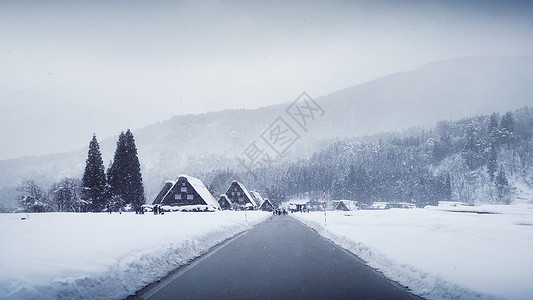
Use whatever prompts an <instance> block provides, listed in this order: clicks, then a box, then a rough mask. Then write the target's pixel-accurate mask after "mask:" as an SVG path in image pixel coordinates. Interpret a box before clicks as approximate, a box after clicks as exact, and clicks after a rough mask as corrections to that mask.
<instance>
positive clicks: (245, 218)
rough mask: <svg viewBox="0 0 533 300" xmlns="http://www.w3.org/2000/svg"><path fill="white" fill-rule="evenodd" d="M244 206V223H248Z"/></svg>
mask: <svg viewBox="0 0 533 300" xmlns="http://www.w3.org/2000/svg"><path fill="white" fill-rule="evenodd" d="M246 211H247V209H246V206H245V207H244V220H245V221H246V225H248V215H247V214H246Z"/></svg>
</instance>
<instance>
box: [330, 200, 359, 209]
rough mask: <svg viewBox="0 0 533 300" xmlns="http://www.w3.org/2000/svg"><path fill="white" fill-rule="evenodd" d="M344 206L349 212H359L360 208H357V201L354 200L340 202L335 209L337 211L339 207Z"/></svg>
mask: <svg viewBox="0 0 533 300" xmlns="http://www.w3.org/2000/svg"><path fill="white" fill-rule="evenodd" d="M341 203H342V204H344V206H345V207H346V208H347V209H348V210H358V209H359V208H358V207H357V201H353V200H339V202H338V204H337V206H336V207H335V209H337V207H338V206H339V205H340V204H341Z"/></svg>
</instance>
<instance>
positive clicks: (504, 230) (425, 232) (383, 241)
mask: <svg viewBox="0 0 533 300" xmlns="http://www.w3.org/2000/svg"><path fill="white" fill-rule="evenodd" d="M453 210H456V211H455V212H454V211H453ZM465 210H471V211H477V212H484V213H485V214H478V213H474V212H470V213H469V212H457V211H465ZM488 212H490V213H491V214H486V213H488ZM292 216H294V217H295V218H296V219H298V220H300V221H302V222H303V223H304V224H306V225H308V226H310V227H311V228H313V229H315V230H316V231H317V232H318V233H320V234H321V235H323V236H324V237H326V238H328V239H330V240H332V241H333V242H335V243H336V244H338V245H340V246H341V247H343V248H345V249H347V250H349V251H350V252H352V253H354V254H355V255H357V256H359V257H360V258H362V259H363V260H364V261H366V262H367V263H368V264H369V265H370V266H372V267H374V268H376V269H378V270H380V271H382V272H383V273H384V274H385V275H386V276H387V277H389V278H390V279H392V280H394V281H397V282H399V283H401V284H402V285H405V286H407V287H409V289H411V290H412V291H413V292H414V293H415V294H417V295H420V296H422V297H424V298H428V299H491V298H504V299H532V297H533V296H532V295H533V284H532V283H533V205H513V206H479V207H471V208H466V209H465V208H464V207H460V208H452V207H445V208H440V207H439V208H437V207H433V208H432V209H390V210H360V211H353V212H333V211H332V212H327V214H326V221H324V213H323V212H314V213H313V212H311V213H295V214H292Z"/></svg>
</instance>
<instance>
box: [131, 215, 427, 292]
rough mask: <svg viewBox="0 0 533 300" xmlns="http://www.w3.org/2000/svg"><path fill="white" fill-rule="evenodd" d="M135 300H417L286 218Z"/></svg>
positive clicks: (271, 222) (260, 226)
mask: <svg viewBox="0 0 533 300" xmlns="http://www.w3.org/2000/svg"><path fill="white" fill-rule="evenodd" d="M137 299H151V300H156V299H419V298H418V297H416V296H414V295H412V294H410V293H408V292H407V291H406V289H405V288H403V287H401V286H399V285H398V284H396V283H394V282H391V281H389V280H387V279H385V278H384V277H383V275H381V274H380V273H378V272H376V271H375V270H373V269H371V268H369V267H367V266H366V265H365V264H364V263H363V262H362V261H361V260H359V259H357V258H356V257H355V256H353V255H351V254H349V253H347V252H346V251H345V250H343V249H341V248H339V247H337V246H336V245H334V244H333V243H331V242H330V241H328V240H326V239H324V238H322V237H321V236H320V235H318V234H317V233H316V232H314V231H313V230H311V229H309V228H308V227H306V226H305V225H303V224H301V223H300V222H298V221H297V220H295V219H294V218H292V217H290V216H274V217H272V218H270V219H268V220H266V221H264V222H262V223H260V224H258V225H257V226H256V227H254V228H253V229H252V230H250V231H248V232H247V233H245V234H243V235H241V236H239V237H238V238H236V239H234V240H232V241H230V242H228V243H227V244H225V245H224V246H222V247H220V248H219V249H217V250H215V251H214V252H213V253H211V254H209V255H207V256H206V257H204V258H202V259H200V261H199V262H197V263H193V264H192V266H190V267H188V268H185V269H183V270H178V271H177V272H176V274H174V275H172V276H170V277H169V278H168V279H166V280H163V281H162V282H161V283H160V284H157V285H154V286H153V287H149V288H147V289H145V290H143V291H141V292H140V293H139V295H138V296H137Z"/></svg>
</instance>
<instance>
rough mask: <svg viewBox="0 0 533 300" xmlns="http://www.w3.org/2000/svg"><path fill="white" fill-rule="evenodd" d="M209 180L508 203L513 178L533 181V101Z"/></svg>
mask: <svg viewBox="0 0 533 300" xmlns="http://www.w3.org/2000/svg"><path fill="white" fill-rule="evenodd" d="M204 176H205V177H206V178H207V182H211V183H212V184H211V185H210V188H211V189H212V190H213V192H214V193H219V192H224V191H219V190H216V188H215V186H216V184H213V183H215V182H220V179H221V178H228V177H231V176H234V177H237V178H240V180H242V181H243V182H245V183H247V185H248V186H249V187H251V188H253V189H257V190H259V191H262V192H263V193H264V196H266V197H268V198H269V199H271V200H272V201H274V202H275V203H280V202H282V201H285V200H287V199H290V198H309V199H311V200H319V199H322V197H323V194H324V191H325V194H326V197H327V199H332V200H336V199H351V200H356V201H359V202H360V203H361V204H371V203H372V202H374V201H389V202H410V203H415V204H416V205H418V206H420V207H423V206H425V205H428V204H429V205H435V204H437V203H438V201H442V200H446V201H459V202H464V203H467V204H478V203H493V204H509V203H510V201H511V199H512V196H513V195H516V194H517V191H516V189H515V185H517V184H525V185H527V186H529V187H530V188H533V109H531V108H529V107H525V108H522V109H519V110H516V111H514V112H507V113H505V114H504V115H499V114H497V113H493V114H492V115H482V116H474V117H470V118H465V119H462V120H458V121H441V122H439V123H438V124H437V125H436V126H435V127H434V128H432V129H430V130H421V129H412V130H409V131H407V132H403V133H383V134H375V135H371V136H366V137H362V138H348V139H343V140H338V141H332V142H329V143H326V146H324V147H323V149H321V150H320V151H317V152H316V153H314V154H313V155H312V156H310V157H308V158H302V159H299V160H297V161H294V162H290V163H283V164H281V163H280V164H277V165H275V166H273V167H271V168H268V169H263V170H258V171H257V172H255V173H254V174H253V175H252V174H249V173H244V172H235V171H233V170H229V169H225V170H215V171H212V172H209V173H207V174H205V175H204Z"/></svg>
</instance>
